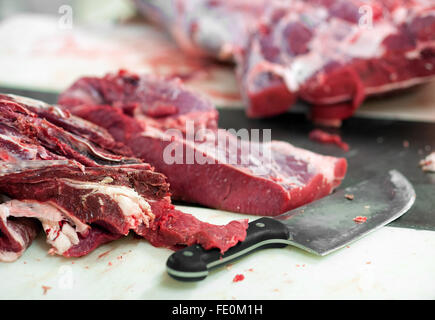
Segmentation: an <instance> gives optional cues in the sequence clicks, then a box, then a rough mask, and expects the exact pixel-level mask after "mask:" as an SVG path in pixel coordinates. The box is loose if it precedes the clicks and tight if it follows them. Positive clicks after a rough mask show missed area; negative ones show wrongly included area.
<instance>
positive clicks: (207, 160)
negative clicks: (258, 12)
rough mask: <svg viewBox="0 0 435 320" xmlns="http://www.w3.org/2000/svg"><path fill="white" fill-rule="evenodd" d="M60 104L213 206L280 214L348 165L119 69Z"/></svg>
mask: <svg viewBox="0 0 435 320" xmlns="http://www.w3.org/2000/svg"><path fill="white" fill-rule="evenodd" d="M59 105H62V106H63V107H64V108H66V109H67V110H69V111H71V112H72V113H74V114H76V115H78V116H79V117H82V118H84V119H86V120H88V121H91V122H93V123H95V124H97V125H99V126H101V127H104V128H106V129H107V130H108V131H109V132H110V133H111V134H112V136H113V137H114V138H115V140H117V141H118V142H122V143H124V144H126V145H127V146H128V147H130V149H131V151H132V152H133V154H134V155H135V156H136V157H138V158H141V159H143V160H144V161H146V162H148V163H150V164H152V165H153V166H155V168H156V169H157V170H158V171H159V172H162V173H164V174H165V175H166V176H167V177H168V181H169V183H170V191H171V193H172V197H173V198H174V199H179V200H183V201H187V202H194V203H199V204H202V205H205V206H209V207H212V208H218V209H223V210H227V211H233V212H240V213H247V214H254V215H278V214H280V213H283V212H285V211H287V210H290V209H293V208H296V207H298V206H301V205H303V204H306V203H309V202H311V201H314V200H316V199H318V198H321V197H323V196H326V195H328V194H329V193H330V192H332V190H333V189H334V188H336V187H337V186H338V185H339V184H340V182H341V180H342V179H343V178H344V176H345V173H346V169H347V162H346V160H345V159H344V158H335V157H329V156H323V155H319V154H316V153H313V152H310V151H307V150H303V149H300V148H297V147H295V146H292V145H290V144H288V143H285V142H280V141H263V142H255V141H253V139H252V137H251V140H246V139H244V140H242V139H239V137H238V136H237V135H235V134H233V133H231V132H229V131H226V130H223V129H218V128H217V117H218V115H217V112H216V110H215V109H214V107H213V105H211V104H210V102H208V101H207V100H206V99H204V98H203V97H201V96H200V95H198V94H195V93H193V92H191V91H189V90H188V89H186V88H185V87H184V86H183V85H182V83H181V82H180V81H176V80H167V79H164V78H155V77H151V76H145V75H144V76H138V75H136V74H131V73H128V72H127V71H124V70H121V71H120V72H119V73H117V74H108V75H106V76H105V77H103V78H96V77H87V78H82V79H79V80H78V81H77V82H76V83H74V84H73V85H72V86H71V87H70V88H69V89H67V90H66V91H65V92H64V93H62V94H61V95H60V98H59Z"/></svg>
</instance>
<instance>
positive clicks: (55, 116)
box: [0, 95, 247, 261]
mask: <svg viewBox="0 0 435 320" xmlns="http://www.w3.org/2000/svg"><path fill="white" fill-rule="evenodd" d="M0 114H1V116H0V160H1V162H0V192H1V193H2V194H4V195H5V197H4V199H3V200H4V202H3V203H1V204H0V261H14V260H16V259H17V258H19V257H20V256H21V255H22V254H23V252H24V251H25V249H26V248H27V247H28V246H29V245H30V244H31V242H32V240H34V239H35V237H36V236H37V235H38V233H39V232H40V231H41V229H42V230H43V231H44V232H45V235H46V237H47V243H48V244H49V246H50V249H49V253H50V254H58V255H62V256H65V257H79V256H83V255H86V254H88V253H89V252H91V251H93V250H94V249H96V248H97V247H98V246H100V245H101V244H103V243H106V242H108V241H112V240H115V239H118V238H120V237H123V236H126V235H127V234H128V233H129V232H130V231H131V232H134V233H135V234H137V235H138V236H140V237H143V238H145V239H147V240H148V241H150V242H151V243H152V244H153V245H155V246H159V247H161V246H163V247H169V248H172V249H177V248H180V247H182V246H186V245H192V244H196V243H199V244H201V245H202V246H203V247H205V248H209V249H210V248H218V249H219V250H221V251H222V252H224V251H226V250H227V249H228V248H229V247H231V246H234V245H235V244H236V243H237V242H238V241H241V240H243V239H244V238H245V236H246V229H247V220H242V221H232V222H230V223H229V224H227V225H224V226H217V225H211V224H208V223H204V222H201V221H199V220H197V219H196V218H194V217H193V216H191V215H188V214H185V213H182V212H180V211H179V210H176V209H175V208H174V206H173V205H172V204H171V200H170V194H169V184H168V183H167V180H166V177H165V176H164V175H163V174H161V173H158V172H156V171H155V170H154V168H153V167H152V166H151V165H149V164H147V163H144V162H143V161H141V160H138V159H136V158H133V157H131V156H130V154H131V151H130V150H129V148H128V147H125V146H123V145H122V144H120V143H117V142H116V141H115V140H114V139H113V138H112V137H111V136H110V134H109V133H108V132H107V131H106V130H104V129H102V128H100V127H97V126H95V125H93V124H92V123H90V122H87V121H84V120H82V119H80V118H78V117H75V116H73V115H71V114H70V113H69V112H67V111H65V110H62V109H60V108H59V107H56V106H50V105H46V104H44V103H42V102H39V101H35V100H31V99H27V98H23V97H17V96H10V95H0ZM145 147H146V146H145Z"/></svg>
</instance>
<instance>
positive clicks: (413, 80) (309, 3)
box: [135, 0, 435, 125]
mask: <svg viewBox="0 0 435 320" xmlns="http://www.w3.org/2000/svg"><path fill="white" fill-rule="evenodd" d="M135 2H136V4H137V7H138V8H139V10H140V11H141V12H142V13H143V14H144V15H145V16H146V17H148V18H150V19H151V20H153V21H154V22H156V23H158V24H159V25H160V26H163V27H164V28H165V29H166V30H168V31H169V32H170V33H171V35H172V36H173V38H174V39H175V41H176V42H177V43H178V44H179V46H180V47H181V48H183V49H184V51H185V52H187V53H189V54H192V55H200V56H208V57H214V58H217V59H220V60H233V61H235V62H236V64H237V76H238V80H239V83H240V88H241V93H242V97H243V98H244V101H245V104H246V107H247V109H246V113H247V115H248V116H250V117H267V116H274V115H278V114H281V113H284V112H286V111H287V110H288V109H289V108H290V107H291V106H292V105H293V104H294V103H295V102H296V101H297V100H298V99H301V100H303V101H305V102H308V103H309V104H310V105H311V112H310V116H311V117H312V119H313V120H315V121H317V122H321V123H325V124H329V125H338V124H339V123H340V121H341V120H342V119H345V118H348V117H350V116H351V115H353V114H354V112H355V111H356V110H357V108H358V107H359V106H360V105H361V104H362V102H363V101H364V100H365V99H366V98H367V97H370V96H374V95H379V94H384V93H386V92H391V91H394V90H399V89H404V88H408V87H411V86H415V85H418V84H421V83H426V82H428V81H431V80H433V79H434V77H435V6H434V2H433V0H386V1H385V0H255V1H252V0H251V1H248V0H231V1H228V0H163V1H162V0H158V1H157V0H135Z"/></svg>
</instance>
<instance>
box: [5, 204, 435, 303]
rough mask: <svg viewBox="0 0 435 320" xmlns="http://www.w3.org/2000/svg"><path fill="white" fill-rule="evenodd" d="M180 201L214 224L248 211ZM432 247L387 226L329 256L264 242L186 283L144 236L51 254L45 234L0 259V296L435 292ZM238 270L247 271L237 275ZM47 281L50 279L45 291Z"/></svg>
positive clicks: (417, 234)
mask: <svg viewBox="0 0 435 320" xmlns="http://www.w3.org/2000/svg"><path fill="white" fill-rule="evenodd" d="M179 208H180V209H182V210H184V211H185V212H190V213H192V214H194V215H195V216H197V217H199V218H200V219H202V220H205V221H209V222H213V223H217V224H223V223H226V222H228V221H229V220H231V219H240V218H246V217H247V216H245V215H237V214H232V213H228V212H222V211H217V210H211V209H201V208H190V207H179ZM249 219H250V220H252V219H254V217H249ZM434 248H435V232H432V231H417V230H412V229H402V228H393V227H384V228H382V229H380V230H378V231H376V232H374V233H372V234H370V235H368V236H367V237H365V238H363V239H361V240H359V241H357V242H355V243H353V244H351V245H349V246H348V247H346V248H343V249H341V250H340V251H337V252H335V253H332V254H330V255H328V256H325V257H317V256H313V255H311V254H308V253H305V252H304V251H302V250H300V249H297V248H293V247H287V248H284V249H266V250H263V251H258V252H256V253H253V254H251V255H250V256H246V257H244V258H242V259H241V260H239V261H237V262H234V263H232V264H230V265H227V266H226V267H223V268H220V269H217V270H216V271H212V272H211V274H210V275H209V276H208V278H207V279H205V280H204V281H201V282H197V283H183V282H178V281H176V280H173V279H172V278H170V277H169V276H168V275H167V273H166V270H165V264H166V260H167V258H168V257H169V255H170V254H171V253H172V251H170V250H168V249H162V248H155V247H152V246H151V245H150V244H149V243H147V242H146V241H145V240H137V239H134V238H132V237H127V238H125V239H122V240H118V241H114V242H112V243H110V244H106V245H104V246H102V247H100V248H98V249H97V250H96V251H94V252H93V253H91V254H89V255H88V256H86V257H82V258H76V259H65V258H62V257H57V256H56V257H53V256H49V255H47V249H48V247H47V245H46V244H45V240H44V237H43V236H41V237H39V238H38V239H37V241H35V242H34V243H33V244H32V246H31V247H30V248H29V249H28V250H27V251H26V253H25V254H24V255H23V257H21V259H20V260H18V261H16V262H14V263H9V264H0V279H1V285H0V298H1V299H163V300H172V299H187V300H194V299H222V300H224V299H225V300H231V299H265V300H267V299H428V300H432V299H435V280H434V274H433V271H434V270H435V255H433V254H432V253H433V249H434ZM102 254H105V255H103V256H101V255H102ZM236 274H243V275H244V276H245V279H244V280H243V281H240V282H235V283H234V282H233V281H232V280H233V278H234V276H235V275H236ZM43 286H46V287H50V289H48V290H47V291H46V293H45V294H44V289H43Z"/></svg>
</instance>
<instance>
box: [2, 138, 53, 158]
mask: <svg viewBox="0 0 435 320" xmlns="http://www.w3.org/2000/svg"><path fill="white" fill-rule="evenodd" d="M0 138H1V139H3V140H5V141H9V142H11V143H13V144H15V145H17V146H18V147H19V148H21V149H26V151H27V152H28V153H29V155H30V157H31V158H36V155H37V154H38V153H39V152H41V151H43V152H44V154H45V155H46V152H45V150H44V149H42V148H39V147H38V146H37V145H34V144H28V143H23V142H22V141H21V139H20V138H17V137H14V136H12V135H10V134H9V135H5V134H0Z"/></svg>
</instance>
